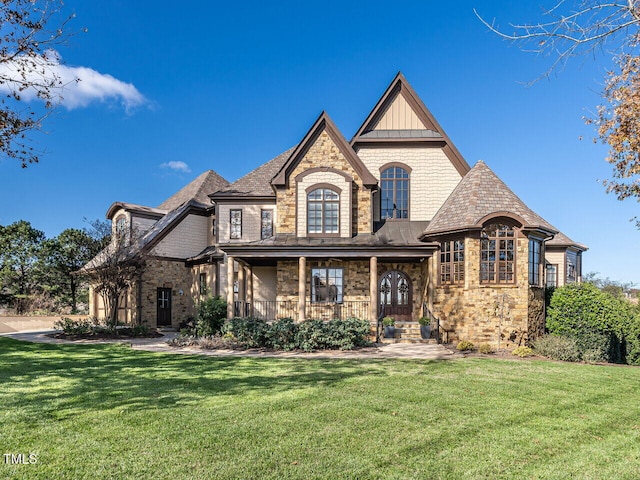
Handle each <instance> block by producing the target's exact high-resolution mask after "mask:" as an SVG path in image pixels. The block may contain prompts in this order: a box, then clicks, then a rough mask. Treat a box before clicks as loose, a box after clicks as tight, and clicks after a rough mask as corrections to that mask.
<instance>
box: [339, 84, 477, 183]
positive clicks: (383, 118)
mask: <svg viewBox="0 0 640 480" xmlns="http://www.w3.org/2000/svg"><path fill="white" fill-rule="evenodd" d="M351 145H352V146H353V148H354V149H355V150H356V151H358V150H359V149H360V148H362V147H367V146H368V147H376V146H393V145H395V146H418V145H422V146H425V147H428V148H441V149H442V151H443V152H444V154H445V155H446V157H447V158H448V159H449V161H450V162H451V164H452V165H453V167H455V169H456V170H457V172H458V174H459V175H460V176H464V175H465V174H466V173H467V172H468V171H469V170H470V167H469V164H468V163H467V162H466V161H465V159H464V157H463V156H462V154H461V153H460V152H459V151H458V149H457V148H456V146H455V145H454V144H453V142H452V141H451V140H450V139H449V136H448V135H447V134H446V132H445V131H444V129H443V128H442V127H441V126H440V124H439V123H438V121H437V120H436V119H435V117H434V116H433V115H432V113H431V112H430V111H429V109H428V108H427V107H426V106H425V104H424V103H423V102H422V100H421V99H420V97H419V96H418V95H417V94H416V92H415V91H414V90H413V88H412V87H411V85H409V83H408V82H407V80H406V78H405V77H404V75H402V73H398V74H397V75H396V77H395V78H394V79H393V81H392V82H391V84H390V85H389V87H388V88H387V90H386V91H385V93H384V94H383V95H382V97H381V98H380V100H378V103H376V106H375V107H374V108H373V110H371V112H370V113H369V115H368V116H367V118H366V119H365V121H364V122H363V123H362V125H361V126H360V128H359V129H358V131H357V132H356V134H355V135H354V136H353V138H352V139H351Z"/></svg>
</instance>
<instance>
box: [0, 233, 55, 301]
mask: <svg viewBox="0 0 640 480" xmlns="http://www.w3.org/2000/svg"><path fill="white" fill-rule="evenodd" d="M44 238H45V236H44V233H43V232H41V231H40V230H37V229H35V228H33V227H32V226H31V224H30V223H29V222H26V221H24V220H19V221H17V222H15V223H12V224H11V225H8V226H6V227H3V226H0V285H1V286H2V290H3V291H4V292H5V295H6V296H7V297H8V298H9V299H10V301H11V302H12V303H13V305H14V307H15V309H16V311H17V313H18V314H22V313H24V312H25V311H26V310H27V308H28V302H29V298H30V296H31V295H33V293H35V291H36V290H37V288H38V277H39V275H40V274H41V263H40V254H41V248H42V242H43V241H44Z"/></svg>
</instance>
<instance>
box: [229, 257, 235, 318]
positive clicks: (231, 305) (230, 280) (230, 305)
mask: <svg viewBox="0 0 640 480" xmlns="http://www.w3.org/2000/svg"><path fill="white" fill-rule="evenodd" d="M234 263H235V259H234V258H233V257H230V256H229V257H227V318H233V280H234V279H233V277H234V274H233V264H234Z"/></svg>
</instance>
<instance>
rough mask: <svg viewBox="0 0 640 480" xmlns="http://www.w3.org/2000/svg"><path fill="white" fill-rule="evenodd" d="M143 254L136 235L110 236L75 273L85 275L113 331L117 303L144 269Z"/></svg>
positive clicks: (116, 316)
mask: <svg viewBox="0 0 640 480" xmlns="http://www.w3.org/2000/svg"><path fill="white" fill-rule="evenodd" d="M146 256H147V255H146V253H145V252H144V251H143V250H142V249H141V248H140V246H139V242H138V236H137V235H133V234H129V235H126V236H122V237H114V238H112V240H111V243H109V245H107V246H106V247H105V248H104V249H103V250H102V251H101V252H100V253H99V254H98V255H96V256H95V257H94V258H93V260H91V261H90V262H89V263H87V264H86V265H85V266H84V267H83V268H82V269H81V270H80V272H79V274H80V275H83V276H86V277H87V279H88V280H89V282H90V284H91V285H92V286H93V289H94V290H95V291H96V292H97V293H98V294H99V295H100V297H101V298H102V300H103V302H104V306H105V316H106V321H107V325H108V326H110V327H112V328H115V326H116V325H117V323H118V308H119V306H120V302H121V300H122V298H123V295H125V294H126V293H127V292H128V291H129V290H130V289H131V288H133V287H134V286H135V284H136V282H137V281H138V280H139V279H140V278H141V276H142V274H143V272H144V270H145V267H146Z"/></svg>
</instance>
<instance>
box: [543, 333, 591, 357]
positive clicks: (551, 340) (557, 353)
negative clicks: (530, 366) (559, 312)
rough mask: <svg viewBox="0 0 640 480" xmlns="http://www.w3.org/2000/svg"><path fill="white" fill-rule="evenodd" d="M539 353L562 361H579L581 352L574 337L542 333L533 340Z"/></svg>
mask: <svg viewBox="0 0 640 480" xmlns="http://www.w3.org/2000/svg"><path fill="white" fill-rule="evenodd" d="M533 348H534V350H535V351H536V353H538V354H539V355H542V356H543V357H547V358H551V359H553V360H560V361H563V362H579V361H580V360H581V359H582V354H581V353H580V349H579V348H578V344H577V342H576V340H575V338H571V337H565V336H562V335H543V336H541V337H539V338H537V339H536V340H534V341H533Z"/></svg>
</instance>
